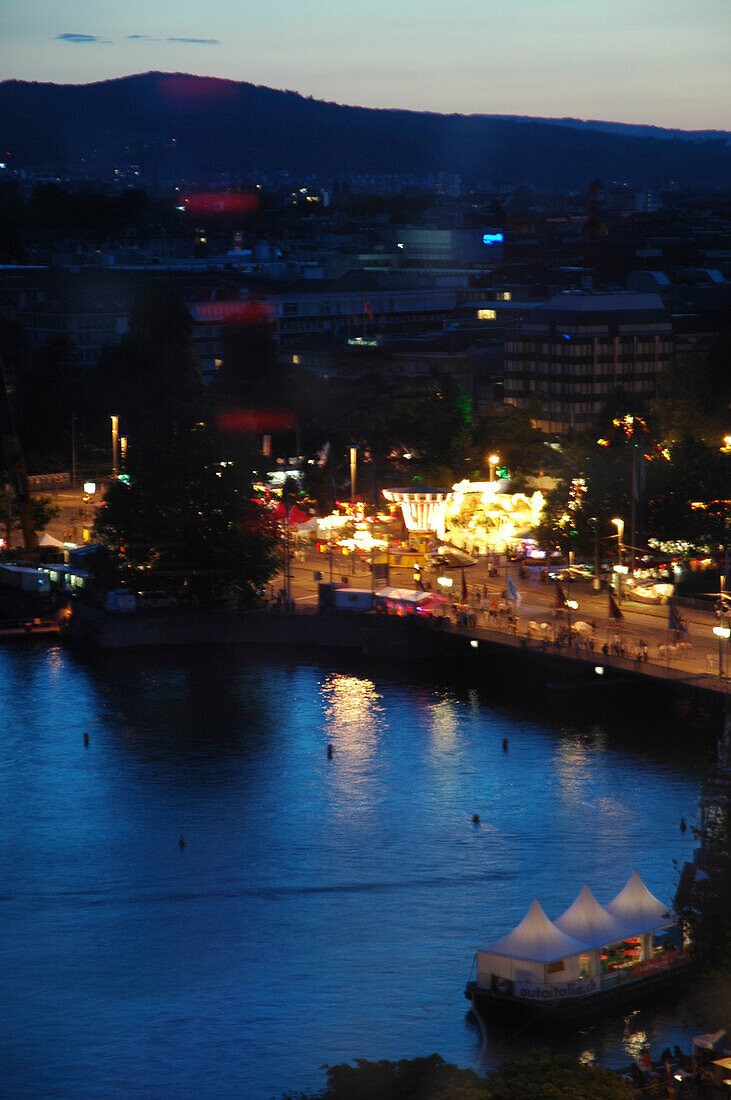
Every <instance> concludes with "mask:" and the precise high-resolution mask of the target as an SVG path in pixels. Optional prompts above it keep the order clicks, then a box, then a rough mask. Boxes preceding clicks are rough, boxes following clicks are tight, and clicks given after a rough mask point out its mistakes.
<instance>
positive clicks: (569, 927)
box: [555, 883, 636, 948]
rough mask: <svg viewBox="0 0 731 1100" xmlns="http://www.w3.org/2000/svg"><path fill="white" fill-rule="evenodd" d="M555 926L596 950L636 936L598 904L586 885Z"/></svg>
mask: <svg viewBox="0 0 731 1100" xmlns="http://www.w3.org/2000/svg"><path fill="white" fill-rule="evenodd" d="M555 924H556V926H557V927H558V928H560V929H561V931H562V932H565V933H566V935H567V936H573V937H574V939H575V940H581V941H582V942H583V943H588V944H590V945H591V946H592V947H596V948H598V947H605V946H606V945H607V944H610V943H617V942H618V941H619V940H623V939H625V938H626V937H627V936H633V935H636V932H633V931H632V930H631V929H629V928H627V927H625V925H624V924H623V923H622V922H621V921H620V920H618V919H617V918H616V917H614V916H612V914H611V913H608V912H607V910H606V909H604V908H603V907H602V906H601V905H600V904H599V902H598V901H597V900H596V898H595V897H594V895H593V894H592V892H591V890H590V889H589V887H588V886H587V885H586V883H585V884H584V885H583V886H582V887H581V890H580V891H579V894H578V895H577V897H576V899H575V900H574V901H573V902H572V904H571V905H570V906H569V907H568V909H567V910H566V912H565V913H562V914H561V916H560V917H558V918H557V919H556V921H555Z"/></svg>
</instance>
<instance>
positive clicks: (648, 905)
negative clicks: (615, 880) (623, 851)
mask: <svg viewBox="0 0 731 1100" xmlns="http://www.w3.org/2000/svg"><path fill="white" fill-rule="evenodd" d="M605 908H606V909H608V910H609V912H610V913H611V914H612V916H613V917H616V918H617V920H618V921H620V922H621V923H622V924H623V925H625V926H626V927H627V928H628V929H629V930H630V931H631V933H632V934H633V935H635V936H638V935H640V933H642V932H654V931H655V929H657V928H668V927H669V926H670V925H672V924H675V923H676V921H677V917H676V916H675V914H674V913H673V911H672V909H671V908H670V906H669V905H663V903H662V902H661V901H659V900H658V899H657V898H656V897H655V895H654V894H651V893H650V891H649V890H648V889H647V887H646V886H645V884H644V882H643V881H642V879H641V878H640V876H639V874H638V873H637V871H633V872H632V874H631V875H630V878H629V881H628V882H627V884H626V886H625V887H624V889H622V890H620V892H619V893H618V894H617V896H616V898H612V900H611V901H610V902H608V903H607V905H606V906H605Z"/></svg>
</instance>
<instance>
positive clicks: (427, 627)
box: [62, 604, 729, 715]
mask: <svg viewBox="0 0 731 1100" xmlns="http://www.w3.org/2000/svg"><path fill="white" fill-rule="evenodd" d="M62 638H63V639H64V641H65V642H67V643H69V644H72V645H83V646H89V647H92V648H94V649H102V650H107V649H112V650H114V649H131V648H138V647H150V646H188V645H248V646H254V647H265V648H268V647H276V648H279V649H282V648H292V649H295V650H297V651H299V652H300V653H305V654H309V655H314V654H316V653H318V652H321V651H322V652H324V653H327V652H328V651H330V652H332V651H334V650H337V651H340V652H342V653H348V652H350V653H356V654H360V655H363V656H366V657H378V658H385V659H389V660H395V661H399V662H401V661H403V662H410V663H414V662H416V663H419V664H422V665H423V664H426V663H430V662H441V663H449V664H452V665H454V666H456V667H458V668H459V669H460V671H461V672H462V673H464V674H468V673H472V674H473V675H474V677H475V678H476V680H477V681H478V682H484V681H485V680H486V679H487V680H488V681H489V679H491V678H495V677H509V678H517V679H520V678H523V680H524V681H525V682H527V683H530V685H532V686H533V687H534V688H535V687H540V688H541V689H542V690H546V691H549V692H553V693H575V692H587V691H590V692H591V693H596V692H599V693H601V694H606V693H607V692H615V691H617V690H618V689H621V690H622V691H623V692H624V691H636V690H637V689H638V688H639V687H642V688H645V689H650V690H652V689H659V690H660V691H661V692H662V693H664V694H667V693H668V691H670V692H672V693H677V694H679V695H682V696H685V697H687V698H689V699H690V700H691V701H692V702H694V703H695V704H697V705H699V706H701V707H703V708H704V709H705V710H706V711H708V712H709V713H712V714H715V715H720V714H721V713H722V710H723V706H724V702H725V700H726V699H727V698H728V688H729V685H728V682H727V681H724V680H721V679H720V678H718V677H714V676H710V675H708V674H703V673H700V674H698V673H694V672H692V671H690V670H688V669H686V668H684V667H683V665H682V662H681V661H680V660H677V661H673V660H671V659H670V655H669V654H668V653H667V652H666V653H665V655H664V660H655V659H648V660H643V661H640V660H637V659H636V658H634V657H630V656H623V655H621V654H611V653H603V652H601V651H600V652H597V651H595V650H592V649H588V648H578V647H574V646H571V647H569V646H561V645H554V644H551V643H549V642H547V641H546V640H539V639H536V638H529V637H526V636H524V635H518V634H517V633H515V632H512V631H511V630H509V629H500V628H499V627H498V626H497V625H496V626H495V628H494V629H493V628H486V627H480V626H476V625H468V624H465V623H455V622H453V621H451V620H448V619H439V618H432V617H430V616H415V615H407V616H398V615H382V614H374V613H358V612H333V613H330V614H316V613H315V611H314V608H312V609H310V610H308V611H299V610H298V611H296V612H295V613H292V614H286V613H284V612H278V611H275V610H273V609H260V610H254V611H206V610H202V609H198V608H185V607H172V608H160V609H157V610H150V611H138V612H134V613H129V614H122V613H113V612H107V611H103V610H101V609H98V608H93V607H88V606H86V605H83V604H78V605H76V606H75V608H74V612H73V615H72V616H71V617H70V619H69V620H68V621H67V623H66V624H65V625H64V628H63V631H62Z"/></svg>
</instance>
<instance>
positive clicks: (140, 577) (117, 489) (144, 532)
mask: <svg viewBox="0 0 731 1100" xmlns="http://www.w3.org/2000/svg"><path fill="white" fill-rule="evenodd" d="M234 455H235V457H232V456H234ZM251 470H252V466H251V463H250V462H249V463H247V462H246V461H245V458H244V455H243V452H242V449H241V448H240V447H238V448H233V447H232V445H231V443H230V441H228V440H227V439H226V438H225V437H224V436H223V435H222V434H221V433H220V432H218V431H217V430H216V429H214V428H211V427H209V426H207V425H206V424H201V423H193V424H192V425H190V426H189V427H187V428H182V427H180V426H179V425H178V426H172V427H168V429H167V430H166V431H165V432H160V433H159V434H158V436H157V437H155V438H154V439H150V438H148V439H145V440H143V441H142V442H141V443H140V444H139V446H137V447H135V449H134V451H133V452H132V453H131V455H130V462H129V483H128V484H127V483H125V482H124V481H116V482H114V484H113V485H112V486H111V488H110V489H109V491H108V492H107V494H106V496H105V499H104V507H103V508H102V509H101V510H100V514H99V517H98V519H97V522H96V525H95V530H96V533H97V535H99V536H101V537H102V538H103V539H104V540H105V541H106V542H107V544H108V545H109V546H110V547H111V548H112V549H114V550H116V551H117V553H118V554H119V556H120V561H121V562H122V563H124V564H125V565H126V566H127V568H128V569H130V570H132V571H134V574H135V577H136V579H137V582H138V586H141V584H142V582H144V584H145V586H151V587H155V586H160V587H165V588H170V587H172V588H174V589H175V590H176V591H179V592H181V593H184V594H186V595H189V596H191V597H194V598H199V599H204V600H209V599H215V598H221V597H232V598H234V599H235V600H236V601H237V602H238V603H239V604H240V605H242V606H246V605H251V604H253V603H255V602H256V599H257V596H258V593H259V591H260V590H261V588H262V587H263V586H264V585H265V584H266V582H267V581H268V580H269V578H270V577H271V576H272V574H273V573H274V571H275V569H276V567H277V564H278V543H277V538H276V530H275V526H274V521H273V519H272V517H271V515H270V513H268V512H267V511H266V510H265V509H264V508H263V506H261V505H260V504H258V503H256V502H255V501H254V500H253V499H252V496H253V494H252V487H251Z"/></svg>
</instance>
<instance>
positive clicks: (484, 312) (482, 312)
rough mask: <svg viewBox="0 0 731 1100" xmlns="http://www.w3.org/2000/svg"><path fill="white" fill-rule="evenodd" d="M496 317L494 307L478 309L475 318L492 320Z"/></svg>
mask: <svg viewBox="0 0 731 1100" xmlns="http://www.w3.org/2000/svg"><path fill="white" fill-rule="evenodd" d="M496 318H497V310H495V309H478V311H477V320H478V321H494V320H495V319H496Z"/></svg>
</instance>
